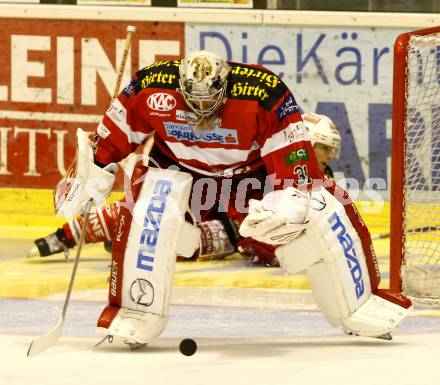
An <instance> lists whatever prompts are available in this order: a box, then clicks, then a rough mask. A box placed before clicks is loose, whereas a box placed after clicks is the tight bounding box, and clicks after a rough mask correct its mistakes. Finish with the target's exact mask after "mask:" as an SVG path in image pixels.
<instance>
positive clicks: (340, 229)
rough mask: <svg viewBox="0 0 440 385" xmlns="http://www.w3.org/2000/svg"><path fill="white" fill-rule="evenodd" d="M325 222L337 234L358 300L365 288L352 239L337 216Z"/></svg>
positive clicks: (334, 214) (332, 216) (333, 215)
mask: <svg viewBox="0 0 440 385" xmlns="http://www.w3.org/2000/svg"><path fill="white" fill-rule="evenodd" d="M327 221H328V223H330V225H331V229H332V231H333V232H334V233H336V232H337V238H338V241H339V243H340V245H341V246H342V250H343V251H344V255H345V258H346V259H347V264H348V267H349V269H350V273H351V277H352V279H353V282H354V285H355V291H356V298H357V299H359V298H361V297H362V295H363V294H364V289H365V288H364V280H363V279H362V269H361V266H360V263H359V259H358V257H357V256H356V250H355V249H354V247H353V239H352V238H351V237H350V235H349V234H348V233H347V230H346V228H345V226H344V224H343V223H342V221H341V218H339V216H338V214H336V213H333V214H332V215H331V216H330V217H329V218H327Z"/></svg>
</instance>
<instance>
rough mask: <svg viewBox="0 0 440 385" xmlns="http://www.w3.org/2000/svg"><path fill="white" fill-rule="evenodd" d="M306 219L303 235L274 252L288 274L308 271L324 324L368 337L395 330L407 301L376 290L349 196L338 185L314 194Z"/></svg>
mask: <svg viewBox="0 0 440 385" xmlns="http://www.w3.org/2000/svg"><path fill="white" fill-rule="evenodd" d="M336 197H340V198H342V199H340V198H339V200H341V201H339V200H338V199H337V198H336ZM341 202H344V203H345V204H341ZM307 220H308V223H307V225H306V226H307V227H306V230H305V232H304V233H303V234H302V235H300V236H299V237H298V238H296V239H294V240H292V241H291V242H289V243H287V244H285V245H283V246H280V247H278V248H277V250H276V252H275V253H276V256H277V258H278V260H279V262H280V265H281V267H283V268H284V269H285V270H286V271H287V272H288V273H291V274H293V273H297V272H299V271H302V270H305V269H307V273H308V276H309V279H310V284H311V289H312V294H313V297H314V299H315V301H316V303H317V305H318V307H319V309H320V310H321V311H322V313H323V314H324V316H325V318H326V319H327V321H328V322H329V323H330V324H331V325H332V326H335V327H336V326H341V327H342V328H343V329H344V330H345V331H348V332H351V333H354V334H357V335H363V336H369V337H381V336H384V335H387V334H388V333H390V332H391V331H392V330H393V329H394V328H396V327H397V326H399V325H400V323H401V322H402V320H403V319H404V318H405V317H406V316H407V315H408V313H409V312H410V311H411V309H412V304H411V301H410V300H409V299H408V298H406V297H404V296H403V295H401V294H398V293H393V292H391V291H390V290H382V289H379V288H378V286H379V283H380V273H379V267H378V263H377V260H376V256H375V254H374V250H373V245H372V243H371V238H370V234H369V232H368V229H367V227H366V226H365V224H364V222H363V221H362V219H361V217H360V215H359V213H358V212H357V210H356V207H355V206H354V205H353V204H352V203H351V201H350V199H349V197H348V194H347V193H346V192H345V191H343V190H340V189H339V188H338V187H337V186H333V187H332V188H329V189H327V190H326V189H324V188H321V189H319V190H315V191H313V192H312V193H311V200H310V210H309V213H308V217H307Z"/></svg>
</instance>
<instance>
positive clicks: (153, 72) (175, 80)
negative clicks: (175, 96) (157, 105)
mask: <svg viewBox="0 0 440 385" xmlns="http://www.w3.org/2000/svg"><path fill="white" fill-rule="evenodd" d="M179 65H180V60H162V61H158V62H155V63H153V64H150V65H148V66H146V67H144V68H142V69H141V70H139V71H138V72H137V73H136V76H135V79H136V80H135V82H134V83H135V84H133V89H134V93H135V94H138V93H139V92H141V91H142V90H143V89H145V88H165V89H174V90H175V89H176V88H178V87H179V78H180V75H179Z"/></svg>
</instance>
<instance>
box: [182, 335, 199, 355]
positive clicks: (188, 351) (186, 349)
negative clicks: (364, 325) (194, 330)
mask: <svg viewBox="0 0 440 385" xmlns="http://www.w3.org/2000/svg"><path fill="white" fill-rule="evenodd" d="M179 350H180V353H182V354H183V355H184V356H192V355H193V354H194V353H195V352H196V351H197V344H196V341H194V340H192V339H191V338H185V339H184V340H182V341H181V342H180V345H179Z"/></svg>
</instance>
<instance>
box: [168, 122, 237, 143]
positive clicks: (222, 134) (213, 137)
mask: <svg viewBox="0 0 440 385" xmlns="http://www.w3.org/2000/svg"><path fill="white" fill-rule="evenodd" d="M164 126H165V129H166V131H167V136H168V137H171V138H174V139H177V140H179V141H181V140H187V141H189V142H205V143H224V144H237V143H238V135H237V130H232V129H228V128H220V127H217V128H215V129H213V130H209V131H207V132H206V134H204V135H201V134H200V133H199V132H197V134H196V133H195V132H194V131H193V127H192V126H191V125H189V124H182V123H174V122H164Z"/></svg>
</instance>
